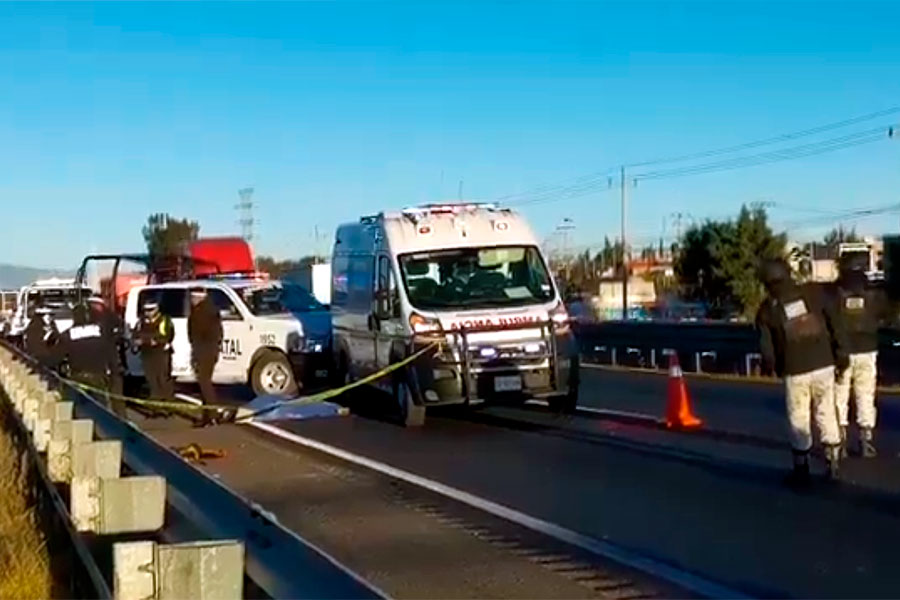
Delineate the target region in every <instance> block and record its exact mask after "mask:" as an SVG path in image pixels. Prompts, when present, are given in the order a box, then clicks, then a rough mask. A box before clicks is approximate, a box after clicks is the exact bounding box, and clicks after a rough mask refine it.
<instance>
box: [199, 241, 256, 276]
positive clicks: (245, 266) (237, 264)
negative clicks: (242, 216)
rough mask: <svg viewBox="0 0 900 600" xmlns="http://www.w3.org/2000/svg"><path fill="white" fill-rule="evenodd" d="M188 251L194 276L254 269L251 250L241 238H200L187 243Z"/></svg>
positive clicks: (249, 271)
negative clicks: (192, 263) (192, 264)
mask: <svg viewBox="0 0 900 600" xmlns="http://www.w3.org/2000/svg"><path fill="white" fill-rule="evenodd" d="M188 253H189V254H190V256H191V259H193V262H194V276H195V277H206V276H210V275H216V274H221V273H253V272H255V271H256V266H255V265H254V263H253V251H252V250H251V248H250V244H248V243H247V241H246V240H244V239H243V238H239V237H210V238H200V239H198V240H196V241H193V242H191V243H190V244H188Z"/></svg>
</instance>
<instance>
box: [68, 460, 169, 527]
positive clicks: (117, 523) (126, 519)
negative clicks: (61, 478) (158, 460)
mask: <svg viewBox="0 0 900 600" xmlns="http://www.w3.org/2000/svg"><path fill="white" fill-rule="evenodd" d="M70 500H71V506H70V512H71V514H72V522H73V523H74V524H75V528H76V529H77V530H78V531H92V532H94V533H98V534H101V535H106V534H113V533H138V532H147V531H157V530H159V529H161V528H162V526H163V523H164V521H165V506H166V480H165V479H163V478H162V477H159V476H156V475H149V476H140V477H121V478H119V477H117V478H115V479H103V478H100V477H74V478H73V479H72V487H71V498H70Z"/></svg>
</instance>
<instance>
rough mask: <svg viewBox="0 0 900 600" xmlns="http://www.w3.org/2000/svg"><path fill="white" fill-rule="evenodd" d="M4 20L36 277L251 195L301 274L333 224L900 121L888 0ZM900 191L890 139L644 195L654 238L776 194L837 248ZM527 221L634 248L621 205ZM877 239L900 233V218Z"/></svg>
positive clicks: (14, 176)
mask: <svg viewBox="0 0 900 600" xmlns="http://www.w3.org/2000/svg"><path fill="white" fill-rule="evenodd" d="M0 22H2V23H3V27H2V29H0V90H2V93H0V168H2V173H3V175H2V177H0V198H3V200H2V207H3V218H2V219H0V240H2V245H0V262H10V263H17V264H27V265H34V266H54V267H73V268H74V266H76V265H77V263H78V262H79V260H80V257H81V256H82V255H83V254H85V253H87V252H89V251H104V252H110V251H136V250H140V249H141V248H142V247H143V242H142V240H141V238H140V227H141V225H142V223H143V222H144V221H145V219H146V216H147V214H148V213H150V212H157V211H167V212H170V213H172V214H174V215H176V216H186V217H191V218H194V219H197V220H199V221H200V223H201V227H202V230H203V232H204V233H207V234H223V233H232V232H236V231H237V225H236V220H237V217H238V215H237V214H236V212H235V211H234V209H233V205H234V203H235V202H236V201H237V189H238V188H240V187H244V186H247V185H252V186H255V189H256V194H255V198H256V201H257V211H256V213H257V215H256V216H257V217H258V219H259V226H258V228H257V233H258V236H259V242H258V248H257V249H258V251H259V252H261V253H266V254H274V255H276V256H279V257H296V256H300V255H302V254H304V253H307V252H308V251H310V250H311V249H312V248H313V247H314V245H315V240H314V236H313V230H314V228H316V227H318V228H319V230H320V232H322V233H323V235H324V236H325V237H329V236H330V235H331V233H332V232H333V229H334V227H335V225H336V224H337V223H338V222H341V221H344V220H348V219H355V218H356V217H358V216H359V215H360V214H368V213H373V212H377V211H378V210H381V209H387V208H396V207H402V206H405V205H410V204H415V203H420V202H425V201H434V200H439V199H441V198H442V197H443V198H454V197H456V195H457V186H458V182H459V181H460V180H463V181H464V184H463V186H464V188H463V189H464V195H465V196H466V197H469V198H477V199H492V198H496V197H499V196H505V195H508V194H516V193H527V192H529V191H531V190H534V188H535V187H536V186H539V185H542V184H554V183H557V182H565V181H569V180H571V179H573V178H576V177H579V176H581V175H584V174H589V173H594V172H598V171H603V170H605V169H608V168H617V166H618V165H620V164H623V163H626V164H627V163H632V162H636V161H640V160H643V159H648V158H654V157H657V156H667V155H672V154H682V153H689V152H694V151H702V150H705V149H708V148H716V147H720V146H727V145H731V144H737V143H741V142H745V141H748V140H754V139H758V138H761V137H767V136H772V135H778V134H780V133H784V132H790V131H794V130H798V129H804V128H808V127H815V126H817V125H821V124H824V123H829V122H834V121H840V120H843V119H847V118H851V117H854V116H857V115H861V114H866V113H871V112H873V111H877V110H883V109H888V108H891V107H894V106H898V105H900V77H898V76H897V75H898V72H900V35H897V23H900V3H893V2H887V1H886V2H881V3H873V4H865V3H861V2H853V3H842V2H798V3H793V4H783V3H777V4H776V3H762V2H753V3H737V2H727V1H722V2H716V3H700V2H696V3H694V2H692V3H676V2H662V3H652V2H639V1H635V2H629V3H604V2H583V3H566V2H553V3H551V2H535V3H513V2H504V3H497V4H491V3H487V2H454V3H447V4H441V3H438V2H424V1H423V2H418V3H386V2H359V3H349V2H332V3H296V4H293V3H253V4H243V3H224V4H207V3H178V4H158V3H157V4H140V3H123V4H112V3H99V4H69V3H66V4H43V3H34V4H8V3H3V4H0ZM891 122H900V113H897V114H894V115H893V116H890V117H884V118H880V119H876V120H873V121H871V122H867V123H864V124H861V125H857V126H855V127H852V128H848V129H847V130H846V131H845V130H839V131H836V132H834V133H833V135H840V134H844V133H852V132H854V131H859V130H861V129H866V128H869V127H874V126H878V125H887V124H889V123H891ZM813 139H820V138H813ZM805 141H809V140H799V142H805ZM765 149H766V148H763V150H765ZM701 162H702V161H701ZM695 164H696V162H695ZM674 166H679V165H674ZM442 181H443V184H442ZM898 190H900V140H893V141H892V140H887V139H885V140H883V141H879V142H877V143H872V144H866V145H862V146H859V147H854V148H848V149H846V150H842V151H840V152H834V153H828V154H823V155H821V156H815V157H810V158H805V159H802V160H797V161H786V162H778V163H775V164H771V165H766V166H761V167H756V168H750V169H740V170H731V171H726V172H722V173H714V174H706V175H700V176H694V177H684V178H673V179H664V180H659V181H645V182H641V183H639V184H638V186H637V188H635V189H633V190H632V198H633V209H632V214H631V216H630V230H631V232H632V234H633V235H634V236H635V239H636V242H637V243H641V242H642V241H649V240H650V239H652V238H654V237H656V236H659V235H660V234H661V231H662V228H663V220H664V217H666V216H667V215H670V214H671V213H673V212H675V211H680V212H683V213H689V214H690V215H691V216H693V218H695V219H701V218H705V217H720V216H725V215H728V214H730V213H733V212H735V211H736V210H737V208H738V207H739V206H740V205H741V203H742V202H754V201H760V200H764V201H769V202H774V203H775V206H774V208H773V209H772V216H773V219H774V220H775V221H776V222H777V223H786V224H792V225H794V226H793V227H792V228H791V234H792V235H793V236H794V237H798V238H803V237H811V236H813V235H815V234H818V233H820V230H821V229H823V228H825V227H827V226H828V225H829V223H827V222H825V221H827V219H828V218H829V217H828V214H829V213H828V211H835V212H837V211H842V210H850V209H853V208H855V207H871V206H880V205H885V204H889V203H891V202H897V201H898ZM524 197H525V198H527V197H533V195H532V196H528V195H526V196H524ZM523 210H524V211H525V212H526V214H528V216H529V217H530V218H531V219H532V220H533V222H534V224H535V227H536V229H538V231H539V232H540V233H541V234H542V235H543V234H548V233H549V232H550V231H552V230H553V228H554V226H555V225H556V224H557V223H559V222H560V221H561V220H562V219H563V218H564V217H568V218H571V219H573V221H574V222H575V225H576V230H575V232H574V234H573V235H574V241H573V243H577V244H585V245H587V244H593V243H596V242H597V241H602V238H603V236H604V235H606V234H610V235H615V234H616V233H617V231H618V224H619V208H618V196H617V195H616V193H613V192H602V191H600V192H596V193H592V194H588V195H584V196H581V197H577V198H570V199H563V200H559V201H557V202H546V203H537V204H531V205H527V206H524V207H523ZM669 221H670V223H669V224H668V225H667V226H666V227H667V228H668V230H669V233H671V230H672V229H673V226H672V225H671V219H670V220H669ZM858 225H859V227H860V229H861V230H863V231H865V232H871V233H880V232H885V231H892V232H896V231H897V229H898V226H900V213H891V214H888V215H886V216H885V215H882V216H880V217H878V218H872V219H867V220H862V221H859V223H858ZM320 246H321V248H322V249H326V248H327V247H328V242H327V240H322V241H321V242H320Z"/></svg>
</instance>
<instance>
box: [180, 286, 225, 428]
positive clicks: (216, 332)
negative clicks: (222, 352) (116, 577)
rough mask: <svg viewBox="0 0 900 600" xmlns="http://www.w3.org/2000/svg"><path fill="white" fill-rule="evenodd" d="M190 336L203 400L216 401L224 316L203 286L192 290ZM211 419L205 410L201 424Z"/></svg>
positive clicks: (210, 402) (207, 422) (207, 402)
mask: <svg viewBox="0 0 900 600" xmlns="http://www.w3.org/2000/svg"><path fill="white" fill-rule="evenodd" d="M188 339H189V340H190V342H191V365H192V366H193V368H194V374H195V375H196V377H197V384H198V385H199V386H200V395H201V396H202V397H203V403H204V404H216V388H215V387H214V386H213V383H212V376H213V370H215V368H216V362H217V361H218V360H219V346H220V345H221V343H222V316H221V315H220V314H219V309H218V308H217V307H216V305H215V304H214V303H213V301H212V300H211V299H210V298H209V295H208V294H207V293H206V288H203V287H195V288H192V289H191V314H190V316H189V317H188ZM210 422H211V416H210V414H209V411H208V410H204V411H203V415H202V417H201V421H200V425H208V424H209V423H210Z"/></svg>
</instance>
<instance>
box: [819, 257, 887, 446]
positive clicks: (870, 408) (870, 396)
mask: <svg viewBox="0 0 900 600" xmlns="http://www.w3.org/2000/svg"><path fill="white" fill-rule="evenodd" d="M868 284H869V280H868V277H866V273H865V271H864V270H863V267H860V266H858V265H854V264H852V263H847V262H845V263H843V264H841V265H840V275H839V277H838V280H837V282H836V285H835V286H834V288H833V289H832V297H831V300H832V302H833V303H834V305H835V309H836V310H838V311H840V313H841V316H842V317H843V321H844V324H845V326H846V328H847V343H848V348H847V350H848V352H849V354H850V366H849V368H848V369H846V370H845V371H844V372H843V373H841V374H840V376H839V377H838V380H837V385H836V387H835V400H836V402H837V408H838V419H839V420H840V425H841V439H842V453H843V454H844V455H846V444H847V426H848V424H849V421H850V419H849V413H850V391H851V387H852V390H853V397H854V401H855V408H856V423H857V425H858V426H859V454H860V455H861V456H863V457H866V458H871V457H874V456H875V455H876V454H877V452H876V449H875V444H874V435H873V431H874V429H875V418H876V409H875V386H876V381H877V379H878V367H877V362H878V326H879V324H880V322H881V320H882V319H883V318H884V317H886V316H887V314H886V313H887V306H888V303H887V299H886V298H884V297H883V295H882V294H880V293H878V291H876V290H873V289H871V288H870V287H869V285H868Z"/></svg>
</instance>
